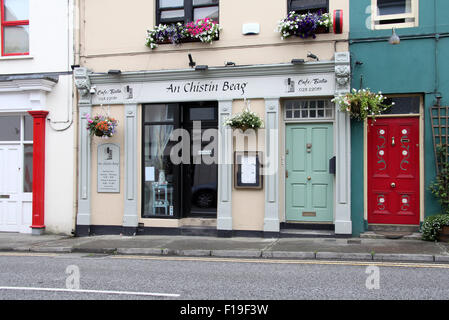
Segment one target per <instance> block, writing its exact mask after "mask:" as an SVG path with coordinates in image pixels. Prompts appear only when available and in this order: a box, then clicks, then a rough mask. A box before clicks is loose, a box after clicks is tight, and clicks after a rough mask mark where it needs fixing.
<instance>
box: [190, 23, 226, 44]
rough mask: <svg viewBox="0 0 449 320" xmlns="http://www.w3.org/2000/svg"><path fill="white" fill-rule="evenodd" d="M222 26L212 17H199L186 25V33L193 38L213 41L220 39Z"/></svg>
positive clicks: (206, 41) (207, 41)
mask: <svg viewBox="0 0 449 320" xmlns="http://www.w3.org/2000/svg"><path fill="white" fill-rule="evenodd" d="M220 30H221V26H220V25H219V24H218V23H217V22H215V21H213V20H212V19H210V18H206V19H198V20H196V21H195V22H190V23H187V24H186V25H185V33H186V34H187V36H189V37H190V38H192V39H198V40H200V41H201V42H204V43H212V41H214V40H216V39H218V35H219V32H220Z"/></svg>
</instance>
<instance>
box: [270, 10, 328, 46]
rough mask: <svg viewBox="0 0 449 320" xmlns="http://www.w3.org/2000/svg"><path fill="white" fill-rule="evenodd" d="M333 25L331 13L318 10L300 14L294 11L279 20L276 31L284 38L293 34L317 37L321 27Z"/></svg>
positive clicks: (302, 36)
mask: <svg viewBox="0 0 449 320" xmlns="http://www.w3.org/2000/svg"><path fill="white" fill-rule="evenodd" d="M331 26H332V20H331V17H330V15H329V13H322V12H321V11H318V12H316V13H310V12H309V13H306V14H299V13H296V12H294V11H292V12H290V13H289V14H288V16H287V18H285V19H283V20H281V21H279V23H278V26H277V29H276V31H277V32H279V33H280V34H281V39H282V40H284V39H285V38H288V37H291V36H298V37H301V38H303V39H305V38H308V37H312V38H313V39H315V38H316V33H317V29H318V28H319V27H324V28H330V27H331Z"/></svg>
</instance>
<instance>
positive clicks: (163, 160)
mask: <svg viewBox="0 0 449 320" xmlns="http://www.w3.org/2000/svg"><path fill="white" fill-rule="evenodd" d="M174 107H175V105H170V104H156V105H149V106H145V107H144V109H143V110H144V117H143V118H144V137H143V138H144V139H143V144H144V145H143V148H144V150H143V157H144V158H143V163H144V174H143V175H144V184H143V185H144V190H143V203H144V206H143V217H149V216H153V217H154V216H162V217H169V216H174V196H175V194H174V190H175V187H174V184H175V178H174V167H173V165H172V163H171V161H170V150H171V145H170V136H171V134H172V132H173V130H174V127H175V123H174V116H173V115H174Z"/></svg>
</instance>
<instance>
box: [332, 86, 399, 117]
mask: <svg viewBox="0 0 449 320" xmlns="http://www.w3.org/2000/svg"><path fill="white" fill-rule="evenodd" d="M385 99H386V97H384V96H383V95H382V93H381V92H379V93H374V92H371V91H370V90H369V89H360V90H356V89H352V91H351V92H349V93H347V94H345V95H340V96H337V97H335V98H334V99H332V102H336V103H338V104H339V105H340V110H341V111H345V112H349V114H350V115H351V118H352V119H357V120H361V121H363V120H365V119H366V118H368V117H372V118H373V119H374V120H375V117H376V116H378V115H380V114H382V112H384V111H386V110H387V109H389V108H391V107H392V106H393V105H394V102H393V103H392V104H391V105H387V104H384V100H385Z"/></svg>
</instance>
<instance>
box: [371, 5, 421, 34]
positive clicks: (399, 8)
mask: <svg viewBox="0 0 449 320" xmlns="http://www.w3.org/2000/svg"><path fill="white" fill-rule="evenodd" d="M371 1H372V2H371V8H372V27H373V29H390V28H392V27H395V28H410V27H416V26H418V8H419V2H418V1H419V0H371Z"/></svg>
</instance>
